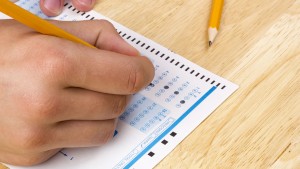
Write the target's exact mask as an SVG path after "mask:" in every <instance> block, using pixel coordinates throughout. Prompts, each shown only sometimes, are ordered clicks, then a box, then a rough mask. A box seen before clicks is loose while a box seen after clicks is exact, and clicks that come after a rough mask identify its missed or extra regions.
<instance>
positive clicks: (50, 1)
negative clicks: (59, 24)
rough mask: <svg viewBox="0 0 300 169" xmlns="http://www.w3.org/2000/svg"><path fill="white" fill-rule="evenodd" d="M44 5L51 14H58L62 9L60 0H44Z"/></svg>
mask: <svg viewBox="0 0 300 169" xmlns="http://www.w3.org/2000/svg"><path fill="white" fill-rule="evenodd" d="M44 7H45V8H46V9H48V10H49V12H51V13H53V14H56V15H58V14H60V13H61V11H62V6H61V2H60V0H45V1H44Z"/></svg>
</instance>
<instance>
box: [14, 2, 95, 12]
mask: <svg viewBox="0 0 300 169" xmlns="http://www.w3.org/2000/svg"><path fill="white" fill-rule="evenodd" d="M10 1H12V2H16V1H18V0H10ZM64 3H65V0H40V7H41V9H42V11H43V12H44V13H45V14H46V15H48V16H57V15H59V14H60V13H61V12H62V9H63V6H64ZM95 3H96V0H72V4H73V5H74V6H75V7H76V8H77V9H78V10H80V11H82V12H86V11H90V10H92V8H93V7H94V5H95Z"/></svg>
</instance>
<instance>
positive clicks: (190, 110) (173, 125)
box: [124, 86, 217, 169]
mask: <svg viewBox="0 0 300 169" xmlns="http://www.w3.org/2000/svg"><path fill="white" fill-rule="evenodd" d="M216 88H217V87H215V86H213V87H212V88H210V89H209V90H208V91H207V92H206V93H205V94H204V95H203V96H202V97H201V98H200V99H199V100H198V101H197V102H196V103H195V104H193V105H192V106H191V107H190V108H189V109H188V110H187V111H186V112H185V113H184V114H183V115H182V116H180V117H179V118H178V119H177V120H176V121H175V122H174V123H173V124H172V125H171V126H170V127H169V128H168V129H167V130H165V131H164V132H163V133H162V134H161V135H160V136H158V137H157V138H156V139H155V140H154V141H153V142H152V143H150V144H149V145H148V146H147V147H146V148H145V149H144V150H143V151H142V152H140V153H139V154H138V155H137V156H136V157H135V158H134V159H133V160H131V161H130V162H129V163H128V164H127V165H126V166H125V167H124V169H129V168H130V167H131V166H132V165H133V164H134V163H136V162H137V161H138V160H139V159H140V158H141V157H142V156H143V155H145V154H146V153H147V152H148V151H149V150H150V149H151V148H152V147H153V146H154V145H155V144H157V143H158V142H159V141H160V140H161V139H163V138H164V137H165V136H166V135H167V134H168V133H169V132H170V131H172V130H173V129H174V128H175V127H176V126H177V125H178V124H179V123H180V122H181V121H182V120H183V119H184V118H185V117H186V116H188V115H189V114H190V113H191V112H192V111H193V110H194V109H195V108H196V107H197V106H198V105H199V104H200V103H201V102H203V100H205V99H206V98H207V97H208V96H209V95H210V94H211V93H212V92H213V91H214V90H215V89H216Z"/></svg>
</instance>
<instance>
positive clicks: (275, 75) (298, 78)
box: [96, 0, 300, 169]
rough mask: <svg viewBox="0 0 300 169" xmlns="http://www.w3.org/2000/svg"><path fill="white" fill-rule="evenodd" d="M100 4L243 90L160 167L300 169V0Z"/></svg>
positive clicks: (170, 0) (101, 8) (108, 12)
mask: <svg viewBox="0 0 300 169" xmlns="http://www.w3.org/2000/svg"><path fill="white" fill-rule="evenodd" d="M210 6H211V0H156V1H150V0H148V1H134V0H132V1H122V0H101V1H100V0H99V2H98V4H97V5H96V10H97V11H99V12H101V13H102V14H104V15H106V16H108V17H110V18H112V19H114V20H115V21H117V22H120V23H121V24H123V25H125V26H127V27H129V28H131V29H133V30H134V31H136V32H138V33H140V34H142V35H145V36H146V37H148V38H150V39H152V40H154V41H156V42H158V43H160V44H162V45H163V46H165V47H167V48H170V49H171V50H173V51H175V52H176V53H178V54H180V55H182V56H184V57H186V58H188V59H189V60H191V61H193V62H195V63H197V64H198V65H200V66H202V67H204V68H206V69H208V70H210V71H212V72H214V73H216V74H218V75H221V76H223V77H225V78H226V79H229V80H230V81H233V82H234V83H236V84H238V85H239V86H240V88H239V89H238V90H237V92H235V93H234V95H233V96H231V97H230V98H229V99H228V100H227V101H226V102H225V103H224V104H222V105H221V106H220V107H219V108H218V109H217V110H216V111H215V112H214V113H213V114H212V115H211V116H210V117H209V118H208V119H206V120H205V121H204V122H203V123H202V124H201V125H200V126H199V127H198V128H197V129H196V130H195V131H194V132H193V133H192V134H191V135H190V136H189V137H187V138H186V139H185V140H184V141H183V142H182V143H181V144H180V145H179V146H178V147H177V148H176V149H175V150H174V151H173V152H172V153H171V154H169V155H168V156H167V157H166V158H165V159H164V160H163V161H162V162H161V163H160V164H159V165H158V166H157V167H156V168H164V169H165V168H204V169H206V168H214V169H215V168H239V169H240V168H272V169H277V168H285V169H286V168H300V0H284V1H283V0H252V1H248V0H230V1H229V0H227V1H225V6H224V10H223V20H222V24H221V30H220V34H219V35H218V37H217V39H216V41H215V43H214V44H213V46H212V47H211V48H208V44H207V25H208V18H209V13H210Z"/></svg>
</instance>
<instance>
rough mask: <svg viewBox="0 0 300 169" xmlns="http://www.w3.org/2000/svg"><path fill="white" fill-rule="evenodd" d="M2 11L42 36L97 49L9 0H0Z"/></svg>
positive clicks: (0, 9)
mask: <svg viewBox="0 0 300 169" xmlns="http://www.w3.org/2000/svg"><path fill="white" fill-rule="evenodd" d="M0 11H1V12H3V13H4V14H6V15H8V16H10V17H12V18H14V19H15V20H17V21H19V22H21V23H23V24H24V25H27V26H28V27H31V28H32V29H34V30H36V31H37V32H40V33H42V34H46V35H52V36H57V37H60V38H64V39H68V40H70V41H73V42H77V43H81V44H83V45H86V46H88V47H93V48H95V47H94V46H93V45H91V44H89V43H87V42H85V41H83V40H82V39H80V38H78V37H76V36H74V35H72V34H70V33H68V32H66V31H64V30H62V29H60V28H58V27H57V26H55V25H54V24H52V23H50V22H48V21H46V20H44V19H41V18H40V17H38V16H36V15H34V14H32V13H30V12H28V11H26V10H25V9H23V8H21V7H19V6H17V5H15V4H14V3H12V2H10V1H9V0H0Z"/></svg>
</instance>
